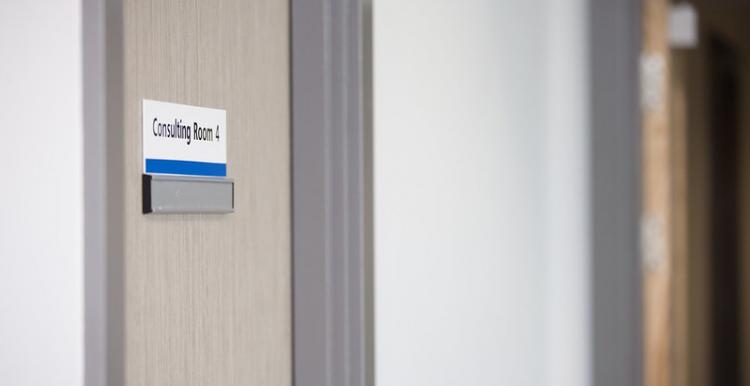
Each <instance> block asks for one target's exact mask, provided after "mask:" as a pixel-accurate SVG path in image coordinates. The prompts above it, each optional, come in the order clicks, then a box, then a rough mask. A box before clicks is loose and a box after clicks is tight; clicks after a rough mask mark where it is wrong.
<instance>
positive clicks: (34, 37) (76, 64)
mask: <svg viewBox="0 0 750 386" xmlns="http://www.w3.org/2000/svg"><path fill="white" fill-rule="evenodd" d="M0 52H2V55H1V56H2V60H0V91H1V92H0V112H2V114H0V116H1V118H0V122H2V131H0V132H1V133H2V135H1V138H0V163H1V164H2V165H3V172H2V183H0V186H1V187H2V188H0V202H1V203H2V204H0V205H1V206H0V384H2V385H13V386H27V385H40V386H41V385H44V386H48V385H63V386H66V385H82V382H83V344H84V342H83V328H84V326H83V315H84V308H83V299H84V296H83V163H82V162H83V160H82V143H83V138H82V132H83V128H82V104H81V103H82V102H81V89H82V85H81V76H82V74H81V9H80V2H79V1H77V0H35V1H2V2H0Z"/></svg>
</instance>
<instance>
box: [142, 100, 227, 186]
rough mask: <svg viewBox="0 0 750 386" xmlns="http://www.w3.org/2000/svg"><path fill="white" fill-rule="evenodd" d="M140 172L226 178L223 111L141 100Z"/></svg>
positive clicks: (225, 124)
mask: <svg viewBox="0 0 750 386" xmlns="http://www.w3.org/2000/svg"><path fill="white" fill-rule="evenodd" d="M143 171H144V173H146V174H176V175H187V176H211V177H226V175H227V112H226V110H218V109H211V108H207V107H198V106H188V105H181V104H176V103H168V102H159V101H153V100H148V99H144V100H143Z"/></svg>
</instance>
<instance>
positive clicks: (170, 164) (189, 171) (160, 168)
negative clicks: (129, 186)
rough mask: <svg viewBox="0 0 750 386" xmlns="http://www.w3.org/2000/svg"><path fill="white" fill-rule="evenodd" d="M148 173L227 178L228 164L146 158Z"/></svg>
mask: <svg viewBox="0 0 750 386" xmlns="http://www.w3.org/2000/svg"><path fill="white" fill-rule="evenodd" d="M146 173H164V174H184V175H189V176H216V177H226V176H227V164H219V163H213V162H195V161H177V160H170V159H152V158H146Z"/></svg>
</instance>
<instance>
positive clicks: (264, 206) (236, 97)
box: [122, 0, 291, 386]
mask: <svg viewBox="0 0 750 386" xmlns="http://www.w3.org/2000/svg"><path fill="white" fill-rule="evenodd" d="M123 7H124V13H123V47H124V52H123V60H124V69H123V70H124V78H123V85H124V95H123V97H124V100H123V103H124V106H123V108H124V121H123V122H122V130H124V142H123V146H124V186H125V195H124V208H123V211H124V240H123V245H124V247H123V248H124V253H123V254H124V262H123V264H124V287H125V295H124V344H125V355H124V362H125V363H124V376H125V381H126V382H125V383H126V384H127V385H257V386H261V385H262V386H266V385H274V386H276V385H281V386H283V385H290V384H291V318H290V316H291V315H290V314H291V292H290V289H291V288H290V287H291V284H290V276H291V272H290V176H289V169H290V166H289V161H290V154H289V70H288V66H289V35H288V30H289V24H288V23H289V20H288V19H289V17H288V2H287V1H284V0H254V1H242V0H214V1H148V0H123ZM144 98H148V99H156V100H162V101H169V102H175V103H184V104H191V105H199V106H207V107H214V108H220V109H225V110H226V111H227V125H228V131H227V134H225V135H226V136H227V137H228V138H229V144H228V149H227V152H228V155H227V157H228V170H227V172H228V176H229V177H232V178H234V180H235V184H236V185H235V213H232V214H228V215H143V214H141V177H140V176H141V173H142V160H141V146H142V145H141V141H142V139H141V128H140V124H141V101H142V99H144Z"/></svg>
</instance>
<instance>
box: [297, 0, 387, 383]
mask: <svg viewBox="0 0 750 386" xmlns="http://www.w3.org/2000/svg"><path fill="white" fill-rule="evenodd" d="M367 9H369V3H367V4H365V2H363V1H360V0H351V1H348V0H292V1H291V32H292V33H291V40H292V41H291V50H292V52H291V60H292V63H291V69H292V74H291V76H292V112H291V113H292V224H293V225H292V227H293V231H292V243H293V247H292V251H293V252H292V253H293V268H292V272H293V286H294V288H293V300H292V303H293V307H294V311H293V325H294V326H293V331H294V353H293V355H294V384H295V385H296V386H313V385H324V386H333V385H351V386H365V385H372V384H373V382H374V377H373V371H372V369H373V362H372V361H373V355H372V353H373V338H372V337H373V329H372V322H371V321H372V320H373V318H372V305H373V302H372V291H371V286H372V277H371V275H372V269H371V267H372V259H371V256H372V253H371V250H372V244H371V234H372V231H371V229H372V226H371V207H372V205H371V196H370V192H371V190H372V189H371V186H372V185H371V172H370V170H371V153H370V145H369V144H370V143H371V141H370V130H369V124H367V122H370V121H371V119H370V116H371V113H370V109H369V107H370V106H371V104H370V103H366V101H369V95H367V94H366V92H365V90H366V89H367V88H366V87H365V86H366V84H365V83H366V82H369V76H368V75H367V74H369V72H367V68H365V67H364V64H365V63H369V61H368V60H363V59H365V58H368V57H369V50H370V44H369V41H370V39H369V36H370V35H369V33H367V34H365V33H364V31H369V26H370V24H369V15H370V14H369V12H365V11H366V10H367Z"/></svg>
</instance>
